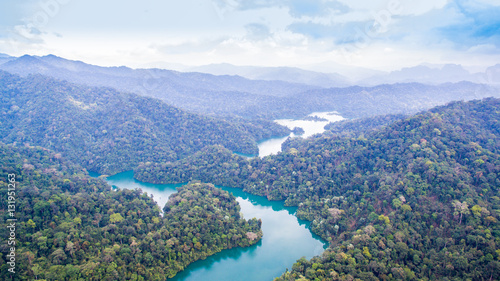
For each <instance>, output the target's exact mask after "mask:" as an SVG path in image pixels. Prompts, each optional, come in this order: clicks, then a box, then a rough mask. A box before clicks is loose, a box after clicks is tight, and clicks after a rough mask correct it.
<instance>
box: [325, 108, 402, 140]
mask: <svg viewBox="0 0 500 281" xmlns="http://www.w3.org/2000/svg"><path fill="white" fill-rule="evenodd" d="M406 117H408V116H406V115H402V114H392V115H391V114H389V115H378V116H373V117H366V118H359V119H351V120H349V119H346V120H341V121H338V122H333V123H329V124H328V125H326V126H325V130H327V132H326V134H327V135H328V134H334V135H337V136H343V137H358V136H359V135H360V134H364V133H367V132H369V131H373V130H376V129H380V128H381V127H383V126H387V125H389V124H391V123H394V122H395V121H398V120H401V119H404V118H406Z"/></svg>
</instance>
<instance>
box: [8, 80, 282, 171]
mask: <svg viewBox="0 0 500 281" xmlns="http://www.w3.org/2000/svg"><path fill="white" fill-rule="evenodd" d="M0 94H1V95H0V102H1V104H0V114H1V115H2V120H1V123H0V133H1V136H0V140H1V141H3V142H5V143H17V144H20V145H22V144H25V143H28V144H30V145H38V146H43V147H46V148H50V149H53V150H55V151H57V152H60V153H62V154H63V156H65V157H67V158H68V159H70V160H72V161H74V162H76V163H79V164H81V165H83V166H84V167H85V168H87V169H88V170H91V171H96V172H99V173H105V174H114V173H118V172H121V171H126V170H131V169H132V168H133V167H135V166H136V165H138V164H139V163H140V162H147V161H160V160H161V161H174V160H177V159H180V158H183V157H185V156H187V155H190V154H192V153H194V152H196V151H198V150H200V149H201V148H203V147H204V146H206V145H214V144H220V145H223V146H225V147H227V148H229V149H231V150H233V151H237V152H241V153H247V154H256V153H257V151H258V150H257V144H256V141H257V138H256V137H263V136H267V135H275V134H280V133H281V134H283V133H285V134H286V130H284V129H283V128H281V127H280V126H276V125H269V124H268V123H264V125H265V126H267V127H265V126H260V127H259V123H258V122H257V121H254V122H255V124H254V125H252V124H244V125H243V124H241V123H230V122H227V121H224V120H220V119H214V118H210V117H205V116H200V115H196V114H192V113H187V112H185V111H183V110H180V109H177V108H175V107H172V106H168V105H166V104H165V103H163V102H161V101H159V100H156V99H153V98H147V97H140V96H137V95H134V94H124V93H120V92H117V91H116V90H113V89H110V88H91V87H86V86H78V85H75V84H71V83H67V82H60V81H57V80H54V79H52V78H47V77H43V76H29V77H28V78H20V77H18V76H14V75H10V74H8V73H6V72H0Z"/></svg>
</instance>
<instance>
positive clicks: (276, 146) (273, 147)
mask: <svg viewBox="0 0 500 281" xmlns="http://www.w3.org/2000/svg"><path fill="white" fill-rule="evenodd" d="M307 117H308V118H305V120H304V119H300V120H294V119H278V120H274V122H276V123H278V124H280V125H283V126H285V127H287V128H289V129H291V130H293V129H294V128H296V127H298V128H301V129H303V130H304V134H302V135H295V134H294V133H291V134H290V135H288V136H286V137H280V138H271V139H266V140H263V141H261V142H259V144H258V145H259V157H264V156H268V155H271V154H276V153H278V152H280V151H281V144H283V143H284V142H285V141H286V140H287V139H288V138H293V137H302V138H308V137H310V136H312V135H315V134H321V133H323V132H324V131H325V126H326V125H328V124H329V123H332V122H337V121H341V120H344V118H343V117H342V116H340V115H338V113H336V112H314V113H311V114H309V115H308V116H307ZM315 118H316V119H315Z"/></svg>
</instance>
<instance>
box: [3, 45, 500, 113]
mask: <svg viewBox="0 0 500 281" xmlns="http://www.w3.org/2000/svg"><path fill="white" fill-rule="evenodd" d="M219 67H220V68H219ZM217 68H219V70H220V71H226V72H227V71H238V72H240V74H245V73H246V74H245V75H247V76H253V77H255V78H260V79H271V78H272V79H287V80H292V81H295V82H301V83H291V82H287V81H279V80H251V79H248V78H244V77H241V76H235V75H219V76H217V75H212V74H206V73H201V72H179V71H172V70H163V69H132V68H128V67H125V66H121V67H101V66H95V65H90V64H86V63H84V62H81V61H72V60H67V59H64V58H60V57H57V56H54V55H48V56H43V57H37V56H29V55H24V56H22V57H19V58H8V61H7V62H5V63H3V64H0V70H5V71H7V72H10V73H13V74H17V75H20V76H23V77H26V76H28V75H30V74H41V75H44V76H49V77H53V78H55V79H59V80H66V81H68V82H71V83H76V84H82V85H87V86H98V87H102V86H104V87H111V88H114V89H117V90H118V91H121V92H129V93H135V94H139V95H141V96H147V97H153V98H157V99H160V100H162V101H164V102H166V103H167V104H169V105H172V106H175V107H178V108H182V109H184V110H188V111H191V112H195V113H200V114H205V115H216V116H239V117H243V118H251V119H255V118H257V119H266V120H273V119H277V118H300V117H303V116H306V115H307V114H310V113H311V112H317V111H338V112H339V113H341V114H342V115H343V116H345V117H350V118H358V117H367V116H373V115H379V114H412V113H416V112H418V111H421V110H425V109H428V108H431V107H434V106H437V105H443V104H445V103H447V102H450V101H456V100H471V99H477V98H484V97H491V96H493V97H498V90H497V89H494V88H493V87H491V86H488V85H483V84H478V83H473V82H468V83H462V82H461V83H451V84H450V83H449V82H446V83H439V84H435V83H430V82H429V81H440V80H447V79H451V78H453V77H454V76H456V77H462V78H467V77H468V76H467V73H468V72H467V71H466V70H464V69H463V68H462V67H461V66H459V65H448V66H443V67H442V68H441V69H435V68H430V67H428V66H418V67H413V68H407V69H403V70H401V71H396V72H392V73H390V74H388V75H386V76H385V77H382V76H378V78H377V77H375V78H372V82H373V83H375V82H376V81H384V80H391V81H398V80H405V82H401V83H400V82H394V83H386V84H380V85H376V86H371V85H364V87H361V86H339V87H320V86H317V85H320V84H323V85H327V84H328V83H333V84H335V83H338V84H345V83H349V82H348V80H347V79H346V78H345V77H343V76H340V75H335V74H331V75H330V74H325V73H319V72H313V71H305V70H302V69H299V68H289V67H277V68H266V67H262V68H258V67H236V68H235V67H233V66H232V65H229V64H222V65H218V66H216V67H212V69H214V70H213V71H215V70H216V69H217ZM207 69H208V68H206V69H205V71H207ZM199 70H200V71H201V70H202V69H199ZM428 73H432V75H430V74H428ZM231 74H234V73H233V72H231ZM477 75H479V74H477ZM483 76H484V77H486V78H484V79H483V80H482V81H493V82H494V81H500V66H499V65H497V66H493V67H490V68H488V70H487V71H486V72H485V73H484V75H483ZM332 77H333V78H335V79H337V78H338V79H337V80H336V81H337V82H332V81H334V80H329V79H333V78H332ZM391 77H392V78H391ZM411 77H416V78H415V79H413V80H418V79H420V80H426V81H427V82H429V83H428V85H426V84H422V83H420V82H419V83H417V82H412V79H410V78H411ZM417 78H418V79H417ZM445 78H446V79H445ZM453 79H455V80H457V78H453ZM302 82H303V83H305V82H307V83H314V84H316V86H314V85H306V84H303V83H302ZM455 82H456V81H455Z"/></svg>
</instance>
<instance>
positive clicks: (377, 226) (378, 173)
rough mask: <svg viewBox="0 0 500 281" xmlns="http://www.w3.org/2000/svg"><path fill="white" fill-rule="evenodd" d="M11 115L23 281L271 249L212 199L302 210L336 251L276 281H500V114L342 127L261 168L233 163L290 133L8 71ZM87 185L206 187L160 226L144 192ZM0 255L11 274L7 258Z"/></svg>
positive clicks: (421, 98) (145, 275)
mask: <svg viewBox="0 0 500 281" xmlns="http://www.w3.org/2000/svg"><path fill="white" fill-rule="evenodd" d="M396 93H397V94H396ZM490 93H491V88H488V87H486V86H483V85H475V84H472V83H458V84H446V85H440V86H439V87H438V86H425V85H421V84H416V83H413V84H397V85H382V86H377V87H371V88H362V87H350V88H343V89H321V90H310V91H307V92H303V93H300V94H293V95H290V96H288V97H287V100H286V101H285V100H283V102H278V103H267V104H262V105H261V104H259V106H253V105H252V106H248V105H243V104H242V105H241V108H240V109H241V112H243V113H244V112H245V111H248V112H249V113H252V114H254V113H255V112H259V110H262V109H265V110H268V109H269V108H272V107H273V106H276V108H275V109H276V110H277V112H280V114H290V115H295V114H298V112H302V111H304V112H305V113H307V111H308V112H310V111H311V109H318V108H321V109H323V108H324V109H325V110H335V109H336V110H338V111H340V112H341V113H342V114H343V115H344V116H348V117H366V116H371V115H373V114H376V113H381V112H384V110H386V111H389V112H405V113H409V112H413V111H415V110H418V109H420V108H425V107H429V106H431V105H432V104H435V103H436V102H437V103H443V102H445V101H447V100H450V99H453V98H457V96H456V95H458V96H460V97H465V99H472V98H474V97H475V96H474V95H475V94H478V95H479V96H483V94H490ZM226 94H228V93H226ZM239 94H241V93H239ZM239 94H238V95H239ZM244 95H247V94H244ZM247 97H248V98H249V99H252V96H251V95H247ZM221 98H223V97H221ZM232 98H234V97H232ZM274 98H281V97H273V99H274ZM354 99H356V100H357V102H356V103H351V101H352V100H354ZM230 101H233V100H230ZM273 101H274V102H276V100H273ZM298 101H301V102H300V105H301V106H300V107H298V108H294V107H293V106H294V104H295V103H297V102H298ZM0 102H1V104H0V114H1V115H2V119H1V121H0V134H1V136H0V141H2V143H1V144H0V157H1V159H0V165H1V166H0V168H1V174H2V177H1V178H0V189H1V191H2V192H4V193H6V192H7V191H8V184H9V183H8V179H9V174H10V175H16V180H17V189H16V200H17V201H16V215H17V216H18V217H16V218H18V219H19V223H18V228H17V231H18V232H17V236H16V237H17V239H18V241H17V244H16V249H17V253H18V267H17V270H19V272H21V274H19V275H16V278H18V279H19V280H23V279H24V280H26V279H30V280H31V279H47V280H60V279H61V278H62V279H70V280H72V279H77V278H83V279H88V280H114V279H120V280H125V279H132V280H165V279H166V278H168V277H172V276H174V275H175V274H176V273H177V272H179V271H181V270H183V269H184V268H185V267H186V266H187V265H188V264H190V263H192V262H193V261H196V260H198V259H204V258H206V257H207V256H209V255H211V254H214V253H217V252H219V251H221V250H223V249H227V248H232V247H239V246H249V245H252V244H255V243H256V242H257V241H258V240H259V239H260V238H261V237H262V235H263V233H262V231H261V222H260V221H259V220H257V219H250V220H245V219H243V218H241V217H240V213H239V206H238V203H237V202H236V201H235V198H234V196H232V195H231V194H229V193H227V192H225V191H222V190H220V189H218V188H215V187H214V185H213V184H216V185H224V186H230V187H239V188H242V189H243V190H245V191H247V192H250V193H252V194H257V195H261V196H265V197H266V198H267V199H269V200H285V204H287V205H290V206H298V210H297V216H298V217H299V218H301V219H306V220H309V221H311V230H312V231H313V232H315V233H316V234H318V235H320V236H321V237H323V238H324V239H326V240H328V241H329V242H330V247H329V249H328V250H327V251H326V252H325V253H323V254H322V255H321V256H318V257H315V258H313V259H312V260H310V261H308V260H306V259H300V260H298V261H297V262H296V263H295V264H294V265H293V266H291V267H290V268H291V270H290V271H287V272H285V273H283V275H282V276H280V277H278V280H332V279H333V280H418V279H420V280H497V279H499V278H500V246H499V245H500V225H499V222H498V220H499V218H500V194H499V191H500V190H499V188H500V100H498V99H494V98H489V99H484V100H474V101H470V102H453V103H450V104H448V105H446V106H442V107H438V108H434V109H432V110H429V111H426V112H422V113H420V114H417V115H414V116H410V117H408V116H403V115H385V116H378V117H374V118H363V119H356V120H349V121H343V122H339V123H335V124H331V125H329V126H327V128H326V129H327V132H326V133H325V134H322V135H316V136H313V137H311V138H308V139H300V138H294V139H290V140H288V141H287V142H286V143H285V144H284V145H283V152H282V153H278V154H277V155H272V156H267V157H264V158H259V157H256V158H252V159H248V158H245V157H241V156H238V155H236V154H235V153H234V152H235V151H236V152H241V153H245V154H257V140H258V139H261V138H266V137H270V136H277V135H285V134H287V133H289V130H288V129H286V128H284V127H281V126H278V125H276V124H274V123H273V122H271V121H270V120H269V119H267V120H265V119H252V120H246V119H243V118H241V116H240V117H235V116H232V117H225V119H219V118H213V117H206V116H201V115H197V114H192V113H188V112H185V111H183V110H181V109H178V108H175V107H172V106H169V105H166V104H165V103H163V102H162V101H160V100H156V99H153V98H150V97H141V96H138V95H135V94H127V93H120V92H118V91H116V90H113V89H110V88H92V87H87V86H79V85H75V84H71V83H68V82H61V81H58V80H54V79H52V78H47V77H44V76H39V75H35V76H28V77H27V78H21V77H19V76H15V75H11V74H8V73H6V72H0ZM410 105H411V106H410ZM266 107H269V108H267V109H266ZM291 109H293V110H291ZM241 112H240V113H241ZM252 114H249V116H250V115H251V116H252V117H256V116H257V115H258V114H257V115H252ZM242 115H243V116H246V115H245V114H242ZM265 117H269V116H267V115H266V116H265ZM3 143H7V144H8V145H5V144H3ZM69 161H72V162H69ZM73 163H76V164H73ZM85 169H87V170H91V171H96V172H99V173H106V174H114V173H117V172H121V171H125V170H130V169H134V171H135V176H136V178H137V179H139V180H141V181H146V182H151V183H184V182H190V184H188V185H186V186H184V187H182V188H180V189H179V190H178V193H176V194H174V195H172V196H171V197H170V198H169V201H168V203H167V204H166V205H165V206H164V207H163V206H162V207H163V211H164V212H163V216H162V215H161V214H160V213H161V212H160V208H158V206H157V205H156V204H155V203H154V201H153V200H152V199H151V198H150V197H148V196H147V195H146V194H143V193H141V191H140V190H112V189H111V187H109V186H108V185H107V184H106V183H105V182H104V181H102V180H100V179H94V178H90V177H89V176H88V175H87V171H86V170H85ZM202 182H203V183H202ZM0 217H1V220H2V223H3V224H5V223H6V222H7V219H8V218H9V212H8V204H7V201H2V202H1V203H0ZM0 235H4V236H3V237H8V235H9V233H8V229H6V228H2V229H1V230H0ZM0 250H1V251H0V252H1V254H0V258H1V259H2V260H3V261H5V260H6V256H5V255H6V254H7V253H8V252H9V249H8V248H7V245H6V244H2V245H0ZM7 267H8V265H7V264H5V263H2V265H1V268H2V273H1V274H3V275H2V276H1V278H3V279H5V278H7V275H4V274H7ZM4 277H5V278H4Z"/></svg>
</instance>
